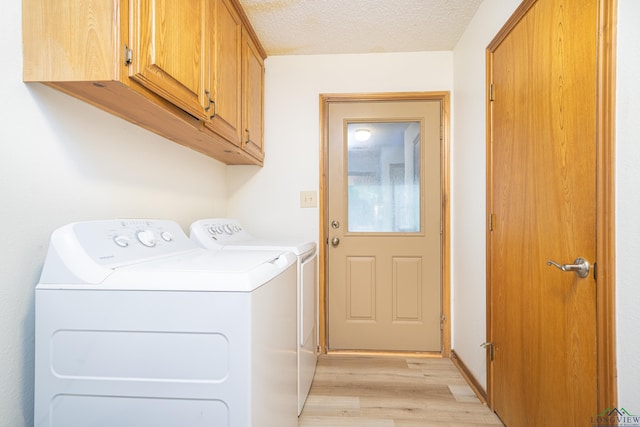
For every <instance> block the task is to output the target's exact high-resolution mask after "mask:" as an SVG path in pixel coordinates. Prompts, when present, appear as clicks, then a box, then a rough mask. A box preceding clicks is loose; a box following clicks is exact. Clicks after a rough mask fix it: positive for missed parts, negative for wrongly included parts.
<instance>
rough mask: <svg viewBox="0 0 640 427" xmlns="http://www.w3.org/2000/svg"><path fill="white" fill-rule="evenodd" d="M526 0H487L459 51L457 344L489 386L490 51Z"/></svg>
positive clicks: (454, 264)
mask: <svg viewBox="0 0 640 427" xmlns="http://www.w3.org/2000/svg"><path fill="white" fill-rule="evenodd" d="M519 4H520V0H485V1H484V2H483V3H482V4H481V5H480V8H479V9H478V11H477V12H476V14H475V16H474V17H473V19H472V21H471V22H470V24H469V26H468V27H467V29H466V31H465V32H464V34H463V35H462V37H461V39H460V40H459V42H458V44H457V46H456V48H455V50H454V52H453V55H454V63H453V67H454V86H455V90H454V94H453V101H454V102H453V105H454V108H453V116H454V117H455V125H454V135H455V138H454V141H453V150H452V153H451V154H452V155H451V163H452V164H453V167H452V171H453V174H452V175H453V176H452V178H451V194H452V195H451V198H452V201H451V216H452V224H451V229H452V233H453V238H452V243H451V251H452V256H451V282H452V306H453V309H452V311H453V318H454V322H453V333H452V336H453V338H452V340H453V343H452V347H453V349H454V350H455V351H456V353H457V354H458V355H459V356H460V358H461V359H462V361H463V362H464V363H465V364H466V365H467V367H468V368H469V369H470V370H471V372H472V374H473V375H474V377H475V378H476V379H477V380H478V381H479V382H480V384H482V386H483V387H484V388H485V389H486V365H485V363H486V362H485V350H484V349H482V348H481V347H480V344H481V343H482V342H484V341H485V338H486V304H485V301H486V280H485V279H486V268H485V267H486V264H485V263H486V246H485V244H486V243H485V212H486V203H485V202H486V200H485V199H486V191H485V190H486V184H485V180H486V179H485V178H486V164H485V158H486V155H485V152H486V136H485V135H486V133H485V129H486V127H485V119H486V112H485V82H486V73H485V62H486V60H485V52H486V48H487V45H488V44H489V43H490V42H491V40H492V39H493V37H494V36H495V35H496V34H497V32H498V31H499V30H500V28H501V27H502V25H504V23H505V22H506V21H507V19H509V17H510V16H511V14H512V13H513V11H514V10H515V9H516V7H517V6H518V5H519Z"/></svg>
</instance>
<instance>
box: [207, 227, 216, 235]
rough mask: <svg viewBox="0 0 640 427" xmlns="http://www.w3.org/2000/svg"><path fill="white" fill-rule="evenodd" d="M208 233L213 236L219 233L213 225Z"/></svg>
mask: <svg viewBox="0 0 640 427" xmlns="http://www.w3.org/2000/svg"><path fill="white" fill-rule="evenodd" d="M207 231H208V232H209V234H211V235H213V234H216V233H217V231H216V229H215V227H214V226H213V225H211V226H209V227H207Z"/></svg>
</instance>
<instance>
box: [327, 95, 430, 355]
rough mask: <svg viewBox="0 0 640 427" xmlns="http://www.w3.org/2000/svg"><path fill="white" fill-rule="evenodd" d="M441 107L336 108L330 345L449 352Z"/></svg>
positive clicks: (332, 111) (332, 114) (332, 117)
mask: <svg viewBox="0 0 640 427" xmlns="http://www.w3.org/2000/svg"><path fill="white" fill-rule="evenodd" d="M441 109H442V106H441V102H440V101H437V100H436V101H419V102H418V101H412V102H359V103H353V102H348V103H339V102H336V103H331V104H330V105H329V107H328V120H329V121H328V123H329V126H328V127H329V156H328V157H329V160H328V163H329V164H328V171H329V178H328V183H329V184H328V199H329V200H328V215H329V223H330V226H329V231H328V236H329V241H330V242H331V243H330V245H329V249H328V252H329V256H328V310H327V311H328V347H329V349H331V350H339V349H341V350H390V351H433V352H440V351H441V347H442V343H441V328H440V319H441V313H442V309H441V253H440V252H441V232H440V230H441V206H442V204H441V181H440V176H441V173H440V170H441V168H440V158H441V156H440V138H441V134H440V133H441ZM363 128H367V129H369V130H370V131H371V137H370V139H369V140H367V141H358V140H356V139H355V132H356V131H358V130H361V129H363ZM378 135H384V136H383V137H382V138H380V137H379V136H378Z"/></svg>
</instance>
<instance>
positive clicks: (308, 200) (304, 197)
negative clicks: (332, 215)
mask: <svg viewBox="0 0 640 427" xmlns="http://www.w3.org/2000/svg"><path fill="white" fill-rule="evenodd" d="M300 207H301V208H316V207H318V193H317V192H315V191H301V192H300Z"/></svg>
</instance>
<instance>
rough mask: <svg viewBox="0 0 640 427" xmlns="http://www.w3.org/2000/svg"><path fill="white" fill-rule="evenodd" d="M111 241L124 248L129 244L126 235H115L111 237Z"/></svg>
mask: <svg viewBox="0 0 640 427" xmlns="http://www.w3.org/2000/svg"><path fill="white" fill-rule="evenodd" d="M113 241H114V243H115V244H116V245H118V246H120V247H121V248H126V247H127V246H129V238H128V237H127V236H115V237H114V238H113Z"/></svg>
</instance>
